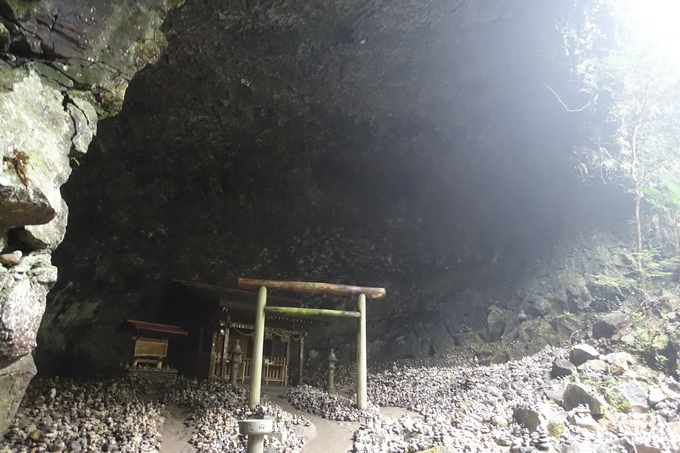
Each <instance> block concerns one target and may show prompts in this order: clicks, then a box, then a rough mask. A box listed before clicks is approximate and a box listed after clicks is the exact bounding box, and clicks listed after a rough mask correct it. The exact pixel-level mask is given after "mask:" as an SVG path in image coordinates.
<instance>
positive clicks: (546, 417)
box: [512, 403, 567, 433]
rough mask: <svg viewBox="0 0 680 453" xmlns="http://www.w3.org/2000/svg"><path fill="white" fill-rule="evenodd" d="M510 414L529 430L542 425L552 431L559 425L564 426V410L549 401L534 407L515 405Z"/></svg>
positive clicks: (536, 428) (565, 418)
mask: <svg viewBox="0 0 680 453" xmlns="http://www.w3.org/2000/svg"><path fill="white" fill-rule="evenodd" d="M512 416H513V418H514V419H515V421H516V422H517V423H519V424H520V425H522V426H524V427H526V428H527V429H528V430H529V431H531V432H534V431H537V430H538V428H539V427H543V428H545V429H547V430H548V432H551V433H554V432H556V431H557V430H559V427H564V423H565V422H566V420H567V414H566V413H565V412H564V411H562V410H560V408H558V407H556V406H553V405H552V404H549V403H543V404H540V405H538V406H537V407H535V408H534V407H517V408H515V410H514V411H513V415H512Z"/></svg>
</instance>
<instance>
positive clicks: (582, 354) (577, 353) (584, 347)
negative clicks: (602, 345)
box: [569, 343, 600, 366]
mask: <svg viewBox="0 0 680 453" xmlns="http://www.w3.org/2000/svg"><path fill="white" fill-rule="evenodd" d="M599 358H600V353H599V352H597V349H595V348H594V347H592V346H590V345H589V344H585V343H584V344H579V345H576V346H574V347H573V348H571V351H569V361H570V362H571V363H573V364H574V365H576V366H579V365H581V364H582V363H585V362H587V361H588V360H593V359H599Z"/></svg>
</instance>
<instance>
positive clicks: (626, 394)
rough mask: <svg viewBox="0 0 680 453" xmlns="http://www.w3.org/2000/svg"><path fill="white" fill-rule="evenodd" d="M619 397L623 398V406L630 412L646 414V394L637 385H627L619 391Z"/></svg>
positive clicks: (647, 405)
mask: <svg viewBox="0 0 680 453" xmlns="http://www.w3.org/2000/svg"><path fill="white" fill-rule="evenodd" d="M620 393H621V396H622V397H623V398H624V401H625V402H624V404H625V405H626V406H627V407H629V408H630V409H629V410H630V411H634V412H647V411H649V404H648V403H647V394H646V392H645V391H644V389H642V388H641V387H640V386H638V385H637V384H633V383H631V384H628V385H626V386H625V387H622V388H621V389H620Z"/></svg>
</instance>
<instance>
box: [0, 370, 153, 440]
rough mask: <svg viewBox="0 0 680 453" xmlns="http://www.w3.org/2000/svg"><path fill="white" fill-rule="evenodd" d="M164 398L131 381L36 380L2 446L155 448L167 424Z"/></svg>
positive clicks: (27, 393) (28, 391)
mask: <svg viewBox="0 0 680 453" xmlns="http://www.w3.org/2000/svg"><path fill="white" fill-rule="evenodd" d="M163 421H164V418H163V417H162V416H161V407H160V405H159V404H158V403H156V402H152V401H144V400H143V398H142V396H141V395H140V392H139V391H138V389H137V388H135V387H134V386H133V385H131V384H130V383H129V382H126V381H106V382H90V383H77V382H73V381H60V380H58V379H55V380H46V381H41V380H38V381H35V382H34V383H33V384H32V385H31V386H29V388H28V390H27V392H26V395H25V396H24V400H23V401H22V405H21V407H20V408H19V410H18V411H17V415H16V417H15V420H14V423H13V424H12V425H11V426H10V429H9V431H8V432H7V434H6V435H5V437H4V438H3V439H1V440H0V452H2V453H9V452H29V451H51V452H62V451H63V452H72V453H80V452H87V451H104V452H116V451H121V452H126V451H137V452H152V451H158V450H159V448H160V441H161V436H160V434H159V428H160V426H161V425H162V424H163Z"/></svg>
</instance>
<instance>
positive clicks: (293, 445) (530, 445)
mask: <svg viewBox="0 0 680 453" xmlns="http://www.w3.org/2000/svg"><path fill="white" fill-rule="evenodd" d="M568 356H569V351H568V350H566V349H562V348H556V347H546V348H545V349H543V350H542V351H540V352H539V353H537V354H535V355H533V356H530V357H525V358H523V359H521V360H516V361H509V362H507V363H504V364H493V365H488V366H481V365H479V363H478V362H477V361H476V360H475V357H474V355H473V354H472V352H471V351H464V350H458V351H455V352H452V353H450V354H447V355H445V356H442V357H438V358H423V359H407V360H400V361H396V362H390V363H384V364H380V365H374V366H372V367H370V369H369V381H368V396H369V404H368V407H367V408H366V409H364V410H359V409H358V408H357V407H356V395H355V394H354V392H353V389H354V388H355V383H354V382H355V381H354V376H355V372H356V369H355V367H354V366H353V365H344V366H343V364H340V365H338V368H337V369H336V387H337V388H338V393H334V394H329V393H327V392H325V391H324V390H322V389H321V388H322V386H323V384H324V382H325V373H323V372H318V373H312V374H311V375H310V377H309V382H310V383H311V384H317V385H301V386H298V387H296V388H293V389H290V390H289V391H288V392H287V393H286V395H285V396H286V398H287V399H288V401H290V403H291V404H292V405H293V406H295V407H296V408H298V409H299V410H302V411H305V412H307V413H310V414H315V415H318V416H321V417H325V418H327V419H331V420H337V421H339V422H358V423H360V427H359V428H358V429H357V431H356V432H355V433H354V435H353V451H354V452H357V453H360V452H361V453H363V452H366V453H368V452H370V453H373V452H381V453H382V452H386V453H406V452H416V451H422V450H426V449H429V448H437V447H441V446H445V447H447V448H449V449H451V450H452V451H466V452H473V453H487V452H496V451H506V452H507V451H510V452H512V453H514V452H524V451H527V452H528V451H531V450H532V449H538V450H540V451H550V450H551V449H553V448H554V447H557V446H559V445H562V446H566V445H579V444H581V443H584V442H596V443H604V442H608V441H613V440H616V439H618V438H619V437H626V438H628V439H629V440H630V441H631V442H633V443H634V444H636V445H640V446H648V447H650V448H651V447H654V448H657V449H659V451H669V452H676V451H678V448H679V446H680V428H678V426H680V425H679V424H678V423H680V421H679V419H680V417H679V415H678V414H679V409H680V394H678V393H677V390H680V387H678V386H677V385H676V383H675V382H674V381H672V380H670V379H669V380H667V381H666V382H660V383H659V386H658V388H660V389H661V390H662V391H663V397H664V399H663V401H659V402H658V403H657V406H659V407H658V410H656V411H651V412H650V413H647V414H624V413H622V412H614V413H609V414H606V415H605V416H596V417H598V418H601V420H600V423H599V424H598V423H597V422H596V420H595V419H594V418H593V416H592V415H591V413H590V410H589V408H588V407H586V406H577V407H575V408H574V409H573V410H572V411H570V413H569V414H566V412H565V415H564V423H562V426H560V424H561V422H558V423H557V425H552V427H550V426H548V429H547V428H546V427H545V426H544V425H542V424H540V425H539V426H538V428H536V429H535V431H533V432H530V431H529V429H527V427H525V426H522V425H520V424H519V423H518V422H517V421H516V420H515V419H514V418H513V413H514V411H515V409H516V408H517V407H529V408H533V409H534V410H536V411H537V412H540V408H541V407H544V406H545V405H546V404H547V403H549V397H548V396H547V394H546V388H547V387H548V386H549V387H550V388H551V389H552V388H555V387H560V388H561V389H562V391H563V390H564V389H565V388H566V387H567V386H568V385H570V384H573V383H574V382H577V380H578V379H579V376H578V375H574V376H566V377H562V378H560V379H553V380H548V377H549V376H550V371H551V369H552V364H553V362H554V361H555V359H556V358H559V359H565V358H566V357H568ZM584 376H585V374H584ZM581 377H583V376H581ZM606 378H607V375H606V374H602V375H599V376H598V379H600V380H599V381H598V382H602V383H604V382H606ZM616 379H622V378H620V377H617V378H616ZM656 388H657V387H653V388H652V390H654V389H656ZM557 390H559V389H557ZM104 395H106V396H104ZM156 395H161V396H160V397H158V396H156ZM647 396H651V397H652V398H650V399H652V400H654V399H657V398H658V399H660V398H661V395H660V394H658V392H656V391H654V392H650V394H648V395H647ZM170 405H173V406H177V407H181V408H184V409H185V410H186V411H187V412H188V414H189V416H188V417H187V419H186V420H185V425H186V426H190V427H192V428H193V434H192V437H191V441H190V443H191V444H192V445H193V447H194V448H195V449H196V451H197V452H198V453H217V452H222V451H231V452H237V453H243V452H245V451H246V439H245V438H244V437H243V436H240V435H239V432H238V421H239V420H243V419H247V418H264V417H267V418H270V419H272V420H273V421H274V429H275V431H276V432H278V433H280V435H277V436H267V438H266V442H267V444H266V448H267V451H271V452H278V453H301V452H302V449H303V448H304V441H303V439H301V438H299V437H298V435H297V433H296V430H295V428H296V426H301V425H302V426H309V425H310V422H309V420H307V419H306V418H304V417H300V416H296V415H292V414H290V413H288V412H286V411H284V410H283V409H282V408H281V407H279V406H277V405H275V404H272V403H271V402H269V401H267V399H266V397H265V398H263V401H262V404H261V405H259V406H258V407H257V408H255V409H254V410H250V409H249V408H248V390H247V389H246V388H244V387H240V386H237V387H233V386H231V385H230V384H229V383H227V382H226V381H221V380H212V381H196V380H190V379H183V378H178V379H177V381H176V382H174V383H164V384H153V385H151V384H148V383H144V382H139V381H134V380H132V379H130V378H124V379H114V380H107V381H93V382H85V383H83V382H75V381H69V380H59V379H52V380H35V381H34V382H32V383H31V385H30V386H29V389H28V390H27V392H26V396H25V397H24V399H23V401H22V406H21V407H20V409H19V411H18V413H17V418H16V420H15V422H14V423H13V424H12V426H10V428H9V430H8V432H7V434H6V436H5V437H4V438H2V439H0V452H1V453H8V452H10V453H18V452H30V451H35V452H38V451H53V452H60V451H67V450H68V451H69V452H71V453H85V452H90V451H104V452H118V451H120V452H126V451H135V452H140V453H146V452H158V451H160V448H161V442H162V437H161V436H160V432H159V430H160V428H161V427H162V424H163V422H164V421H165V417H164V416H163V414H164V408H165V407H166V406H170ZM385 406H393V407H401V408H404V409H407V410H408V411H409V412H408V413H407V414H405V415H403V416H401V417H399V418H392V417H388V416H385V415H383V414H382V413H381V412H380V407H385ZM569 419H571V420H572V422H571V423H570V422H569ZM593 423H594V424H593ZM596 425H597V426H596ZM555 426H558V428H559V429H557V430H556V429H555ZM598 427H601V428H598ZM595 428H598V429H595ZM556 436H557V437H556ZM641 448H642V447H641Z"/></svg>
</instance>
